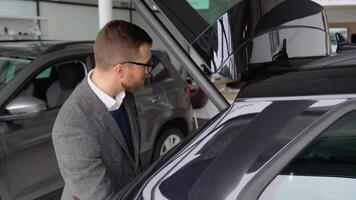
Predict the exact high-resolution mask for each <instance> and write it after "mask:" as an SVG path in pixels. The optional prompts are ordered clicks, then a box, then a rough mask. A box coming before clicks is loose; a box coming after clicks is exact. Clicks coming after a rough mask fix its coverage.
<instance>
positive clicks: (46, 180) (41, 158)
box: [2, 56, 87, 199]
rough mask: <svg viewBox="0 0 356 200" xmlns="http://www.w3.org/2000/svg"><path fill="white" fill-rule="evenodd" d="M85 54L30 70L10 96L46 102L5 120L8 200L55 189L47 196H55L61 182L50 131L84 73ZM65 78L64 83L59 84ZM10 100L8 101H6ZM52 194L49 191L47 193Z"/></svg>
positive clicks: (9, 114)
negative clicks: (36, 110)
mask: <svg viewBox="0 0 356 200" xmlns="http://www.w3.org/2000/svg"><path fill="white" fill-rule="evenodd" d="M86 57H87V56H78V57H77V58H73V57H72V58H70V59H65V58H63V59H61V60H60V61H56V62H51V63H48V64H46V65H44V66H43V67H42V68H41V70H40V71H37V72H33V74H31V76H30V77H29V78H28V79H27V80H26V82H25V83H24V84H23V86H22V87H21V88H19V90H17V91H16V94H15V95H14V97H13V99H12V100H14V99H16V98H19V97H28V96H30V97H34V98H36V99H40V100H43V101H45V102H46V104H47V108H46V110H45V111H43V112H40V113H36V114H32V115H31V114H30V115H24V116H22V117H17V118H11V113H9V112H6V111H5V112H4V113H2V115H3V116H5V115H8V116H10V117H9V119H8V120H6V122H4V123H6V125H5V127H6V128H5V131H4V143H5V145H6V150H7V177H8V188H9V193H10V198H11V199H34V198H38V197H43V196H44V195H47V194H49V193H51V192H58V193H57V194H56V195H54V196H50V197H48V199H53V198H59V195H60V189H61V188H62V187H63V185H64V183H63V180H62V177H61V174H60V172H59V169H58V165H57V160H56V157H55V153H54V149H53V144H52V137H51V131H52V127H53V123H54V121H55V118H56V116H57V113H58V111H59V109H60V107H61V105H62V104H63V103H64V101H65V99H66V98H67V97H68V96H69V95H70V93H71V92H72V91H73V89H74V88H75V86H76V85H77V84H78V83H79V82H80V81H81V80H82V79H83V78H84V76H85V74H86V73H87V69H86V63H85V61H86ZM74 72H76V73H77V75H76V77H77V80H76V82H75V83H74V82H72V83H70V84H69V85H68V80H66V77H67V76H66V73H68V76H69V75H70V74H71V73H74ZM66 81H67V84H63V83H64V82H66ZM10 103H11V101H10ZM51 195H53V193H52V194H51Z"/></svg>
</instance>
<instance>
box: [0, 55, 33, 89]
mask: <svg viewBox="0 0 356 200" xmlns="http://www.w3.org/2000/svg"><path fill="white" fill-rule="evenodd" d="M30 62H31V60H27V59H19V58H9V57H0V90H1V89H2V88H3V87H4V86H5V85H6V84H8V83H9V82H10V81H11V80H12V79H13V78H14V77H15V76H16V75H17V74H18V73H19V72H20V71H21V70H22V69H23V68H24V67H25V66H26V65H27V64H28V63H30Z"/></svg>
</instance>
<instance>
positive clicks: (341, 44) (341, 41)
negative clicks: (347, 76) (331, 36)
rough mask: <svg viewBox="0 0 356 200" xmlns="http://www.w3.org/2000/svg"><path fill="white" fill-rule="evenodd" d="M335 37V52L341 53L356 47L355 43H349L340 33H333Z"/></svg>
mask: <svg viewBox="0 0 356 200" xmlns="http://www.w3.org/2000/svg"><path fill="white" fill-rule="evenodd" d="M335 38H336V42H337V47H336V53H342V52H344V51H347V50H353V49H356V43H350V42H349V41H348V40H347V39H346V38H345V37H344V36H342V35H341V34H340V33H335Z"/></svg>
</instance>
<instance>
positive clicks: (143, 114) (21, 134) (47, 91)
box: [0, 41, 192, 200]
mask: <svg viewBox="0 0 356 200" xmlns="http://www.w3.org/2000/svg"><path fill="white" fill-rule="evenodd" d="M152 55H153V57H152V59H154V60H155V63H156V65H155V67H154V69H153V70H152V76H151V77H150V78H148V79H147V80H146V81H145V87H144V88H143V89H141V90H138V91H137V92H135V93H134V95H135V99H136V106H137V111H138V117H139V119H140V123H141V124H140V125H141V130H142V131H141V133H142V135H141V138H142V143H141V161H142V165H143V166H147V165H148V164H149V163H151V162H152V161H153V160H155V159H157V158H158V157H160V156H161V155H163V154H165V153H167V152H168V150H169V149H171V148H172V147H173V146H174V145H176V144H177V143H179V142H180V141H181V140H182V139H183V138H184V137H185V136H186V134H188V133H189V132H190V130H191V127H192V123H191V120H192V114H191V112H192V110H191V104H190V100H189V96H188V94H187V92H188V90H187V88H186V83H185V80H184V78H183V77H182V76H181V74H180V73H178V71H177V70H176V69H175V67H174V66H173V65H172V64H171V62H170V59H169V57H168V55H167V53H165V52H163V51H158V50H154V51H152ZM94 66H95V64H94V59H93V43H92V42H63V41H12V42H0V94H1V95H0V199H6V200H7V199H35V198H39V197H43V198H44V196H46V195H48V196H47V199H55V198H57V199H58V198H59V197H55V195H59V196H60V190H61V188H62V187H63V185H64V182H63V180H62V177H61V175H60V172H59V169H58V165H57V160H56V157H55V153H54V149H53V144H52V137H51V131H52V127H53V123H54V120H55V118H56V116H57V113H58V111H59V109H60V108H61V106H62V104H63V103H64V101H65V100H66V99H67V97H68V96H69V95H70V94H71V92H72V91H73V89H74V88H75V87H76V85H77V84H78V83H79V82H81V81H82V79H83V78H84V77H85V75H86V74H87V73H88V71H89V70H91V69H92V67H94ZM52 192H54V193H52Z"/></svg>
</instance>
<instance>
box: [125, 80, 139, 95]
mask: <svg viewBox="0 0 356 200" xmlns="http://www.w3.org/2000/svg"><path fill="white" fill-rule="evenodd" d="M143 83H144V81H142V83H137V84H135V85H133V86H129V85H128V84H126V83H121V85H122V87H123V88H124V89H125V91H128V92H131V93H133V92H135V91H136V90H139V89H141V88H143Z"/></svg>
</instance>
